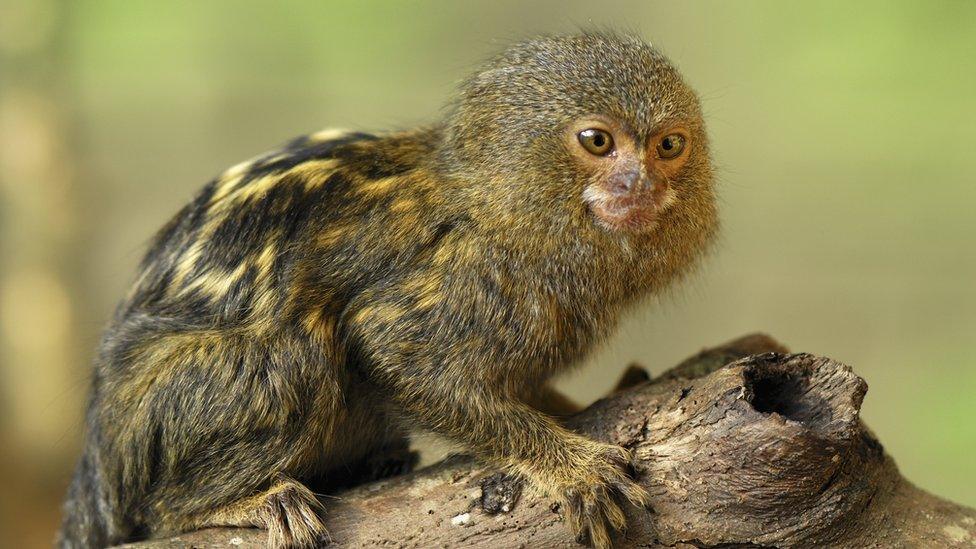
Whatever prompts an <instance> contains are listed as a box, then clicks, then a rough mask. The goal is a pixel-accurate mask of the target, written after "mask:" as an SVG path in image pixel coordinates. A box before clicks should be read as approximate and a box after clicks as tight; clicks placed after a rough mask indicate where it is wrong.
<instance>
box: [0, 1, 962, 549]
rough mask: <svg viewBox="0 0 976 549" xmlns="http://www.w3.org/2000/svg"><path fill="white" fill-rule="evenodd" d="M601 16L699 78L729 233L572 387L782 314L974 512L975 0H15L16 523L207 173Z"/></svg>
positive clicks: (379, 113) (420, 99)
mask: <svg viewBox="0 0 976 549" xmlns="http://www.w3.org/2000/svg"><path fill="white" fill-rule="evenodd" d="M580 26H601V27H602V26H610V27H615V28H621V29H625V30H631V31H636V32H639V33H640V34H642V35H643V36H644V37H645V38H647V39H648V40H650V41H652V42H653V43H655V44H656V45H658V46H659V47H661V48H662V49H663V50H664V51H665V52H667V53H668V54H669V55H670V56H671V57H672V58H673V59H674V61H675V62H676V63H677V64H678V66H679V67H681V69H682V70H683V71H684V73H685V74H686V76H687V78H688V80H689V81H690V82H691V83H692V84H693V85H694V86H695V87H696V88H697V89H698V90H699V92H700V93H701V96H702V98H703V102H704V106H705V111H706V113H707V117H708V121H709V124H710V128H711V134H712V136H713V141H714V150H715V157H716V162H717V164H718V166H719V173H720V178H721V189H720V191H721V196H722V204H723V210H724V214H723V218H724V234H723V238H722V242H721V245H720V246H719V248H718V250H717V253H716V254H715V255H714V257H713V258H712V259H711V260H710V261H709V262H708V264H707V268H706V269H704V270H703V272H702V274H701V275H699V276H697V277H696V278H695V279H694V280H693V281H691V282H690V283H688V284H686V285H684V287H682V288H680V289H678V290H677V291H675V292H674V293H673V295H671V296H667V297H665V298H663V299H660V300H658V303H656V305H655V306H653V307H649V308H648V309H646V310H644V311H641V312H640V313H639V314H636V315H634V316H633V317H632V318H630V319H629V320H628V321H627V322H626V323H625V325H624V327H623V330H622V331H621V333H620V334H619V336H618V337H616V338H615V339H614V340H613V341H612V342H610V344H609V345H607V346H606V348H605V349H604V350H603V351H601V352H600V353H599V354H598V355H597V356H595V357H594V359H593V362H594V364H592V365H590V367H588V368H585V369H583V370H581V371H580V372H579V373H577V374H576V375H574V376H571V377H568V378H567V379H566V380H565V382H564V384H565V386H566V387H567V388H568V390H569V391H570V392H571V394H573V395H574V396H576V397H578V398H579V399H580V400H591V399H593V398H595V397H597V396H598V395H600V394H602V393H604V392H605V391H606V390H607V389H609V387H610V386H611V385H612V383H613V381H614V380H615V378H616V377H617V375H618V373H619V371H620V370H621V369H622V368H623V366H624V365H625V364H626V363H627V362H629V361H631V360H637V361H640V362H642V363H644V364H646V365H648V366H650V367H652V368H653V369H654V370H655V371H661V370H663V369H664V368H666V367H668V366H670V365H673V364H674V363H676V362H677V361H678V360H680V359H681V358H683V357H684V356H686V355H689V354H691V353H693V352H695V351H697V350H698V349H699V348H701V347H703V346H705V345H711V344H716V343H719V342H722V341H724V340H726V339H729V338H732V337H734V336H738V335H741V334H744V333H747V332H750V331H754V330H763V331H767V332H769V333H771V334H773V335H775V336H776V337H778V338H779V339H781V340H782V341H783V342H785V343H786V344H788V345H789V346H790V347H791V348H793V349H795V350H803V351H810V352H815V353H818V354H824V355H828V356H831V357H833V358H836V359H839V360H841V361H843V362H846V363H848V364H850V365H852V366H853V367H854V368H855V369H856V371H857V372H858V373H859V374H860V375H862V376H863V377H865V378H866V379H867V380H868V382H869V384H870V387H871V389H870V392H869V394H868V397H867V400H866V401H865V405H864V417H865V418H866V420H867V422H868V423H869V424H870V425H871V427H872V428H873V429H874V430H875V431H876V432H877V434H878V435H879V437H880V439H881V440H882V442H883V443H884V444H885V446H886V447H887V449H888V450H889V451H890V452H891V453H892V454H893V455H894V456H895V458H896V460H897V462H898V464H899V466H900V467H901V469H902V471H903V472H904V473H905V474H906V475H907V476H908V477H909V478H910V479H912V480H913V481H915V482H917V483H918V484H919V485H921V486H922V487H924V488H926V489H928V490H931V491H933V492H935V493H938V494H940V495H944V496H947V497H949V498H952V499H954V500H956V501H959V502H962V503H967V504H969V505H976V457H974V454H976V341H974V336H976V284H974V282H976V250H974V246H976V150H974V148H976V106H974V97H976V3H973V2H958V3H953V2H939V3H926V2H878V3H875V2H871V3H867V2H857V3H852V2H815V3H804V4H799V3H781V2H775V1H773V2H735V3H732V2H700V3H689V2H673V1H671V2H647V1H641V2H592V1H590V2H571V3H568V2H557V1H544V2H532V3H527V2H522V1H507V0H506V1H501V2H490V3H489V2H485V3H480V4H476V3H469V2H399V3H393V2H382V3H381V2H341V3H336V2H282V3H274V4H272V3H264V2H240V1H208V2H199V1H198V2H133V1H115V0H112V1H100V2H86V1H77V2H68V1H63V0H62V1H58V0H45V1H39V0H30V1H26V0H25V1H20V2H11V1H9V0H0V231H2V232H0V252H2V255H0V260H2V262H0V361H2V366H0V494H2V496H0V497H2V498H3V501H2V502H0V521H2V522H0V535H2V538H0V539H4V540H8V541H9V540H16V541H17V542H18V545H19V546H46V545H48V544H49V543H50V540H51V539H52V535H53V531H54V529H55V524H56V522H57V516H58V509H57V506H58V501H59V499H60V497H61V494H62V491H63V489H64V487H65V485H66V482H67V479H68V475H69V469H70V466H71V464H72V461H73V460H74V458H75V455H76V452H77V450H78V445H79V440H80V435H81V432H82V421H81V415H82V408H83V402H84V398H85V395H86V391H87V383H88V381H87V378H88V372H89V363H90V359H91V356H92V352H93V349H94V348H95V345H96V343H97V339H98V336H99V332H100V329H101V328H102V326H103V325H104V323H105V322H106V320H107V319H108V317H109V315H110V314H111V311H112V308H113V306H114V303H115V301H116V300H117V299H118V298H119V297H120V296H121V295H122V293H123V292H124V289H125V288H126V285H127V284H128V282H129V280H130V277H131V275H132V272H133V269H134V266H135V264H136V262H137V261H138V259H139V257H140V254H141V253H142V250H143V247H144V244H145V243H146V241H147V239H148V238H149V236H150V235H151V234H152V232H153V231H154V230H155V229H156V228H157V227H158V226H160V225H161V224H162V223H164V222H165V221H166V219H167V218H168V217H169V216H170V215H172V214H173V213H174V212H175V211H176V210H177V209H178V208H179V207H180V206H181V204H182V203H183V202H184V201H186V200H187V199H188V198H189V197H190V196H191V194H192V193H193V192H194V190H195V189H197V188H198V187H199V186H201V185H202V184H203V183H204V182H206V181H207V180H208V179H209V178H210V177H212V176H213V175H215V174H216V173H218V172H219V171H221V170H222V169H223V168H225V167H227V166H230V165H232V164H234V163H236V162H238V161H240V160H243V159H245V158H248V157H250V156H253V155H255V154H257V153H260V152H262V151H264V150H267V149H270V148H272V147H274V146H275V145H277V144H279V143H280V142H282V141H284V140H286V139H288V138H290V137H292V136H294V135H297V134H301V133H304V132H309V131H313V130H316V129H319V128H321V127H325V126H342V127H349V128H355V129H365V130H379V129H385V128H397V127H408V126H411V125H413V124H416V123H420V122H424V121H429V120H432V119H434V118H436V117H437V116H438V115H439V113H440V105H441V104H442V103H443V102H444V101H445V99H446V98H447V97H448V96H449V94H450V93H451V90H452V87H453V85H454V84H455V82H457V81H458V79H459V78H461V77H462V76H463V75H465V74H466V73H467V72H468V71H469V70H471V68H472V66H473V65H474V64H475V63H476V62H477V61H478V60H480V59H482V58H484V57H485V56H486V55H487V54H489V53H490V52H493V51H495V50H497V49H499V48H501V47H503V46H504V45H505V44H507V43H509V42H510V41H512V40H516V39H520V38H524V37H527V36H531V35H533V34H536V33H540V32H553V31H567V30H573V29H575V28H578V27H580Z"/></svg>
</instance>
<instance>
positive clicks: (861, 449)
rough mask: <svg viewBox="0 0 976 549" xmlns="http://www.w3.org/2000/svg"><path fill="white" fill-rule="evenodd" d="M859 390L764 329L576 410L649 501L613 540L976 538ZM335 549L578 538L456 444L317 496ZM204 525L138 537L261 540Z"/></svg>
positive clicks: (771, 543) (535, 499)
mask: <svg viewBox="0 0 976 549" xmlns="http://www.w3.org/2000/svg"><path fill="white" fill-rule="evenodd" d="M866 391H867V385H866V384H865V382H864V380H863V379H861V378H860V377H858V376H857V375H855V374H854V373H853V372H852V371H851V369H850V368H849V367H847V366H845V365H843V364H840V363H837V362H834V361H832V360H830V359H828V358H823V357H818V356H813V355H809V354H788V353H787V351H786V349H785V348H783V347H782V346H781V345H779V344H778V343H776V342H775V341H773V340H772V339H770V338H768V337H766V336H763V335H752V336H746V337H743V338H740V339H738V340H735V341H732V342H729V343H727V344H725V345H722V346H719V347H716V348H714V349H710V350H706V351H703V352H701V353H699V354H698V355H696V356H694V357H692V358H689V359H688V360H686V361H685V362H683V363H681V364H679V365H678V366H676V367H674V368H672V369H671V370H669V371H667V372H666V373H664V374H663V375H661V376H659V377H657V378H656V379H654V380H652V381H649V382H646V383H642V384H640V385H637V386H635V387H632V388H630V389H627V390H625V391H622V392H619V393H616V394H614V395H612V396H611V397H609V398H605V399H603V400H600V401H598V402H596V403H594V404H593V405H592V406H590V407H589V408H587V409H586V410H584V411H583V412H581V413H580V414H578V415H576V416H574V417H573V418H570V419H569V420H568V422H567V423H568V424H569V426H570V427H572V428H573V429H576V430H578V431H579V432H582V433H585V434H586V435H588V436H590V437H593V438H595V439H599V440H603V441H607V442H612V443H614V444H619V445H621V446H625V447H627V448H630V449H632V450H633V451H634V454H635V456H636V458H637V470H638V474H639V481H640V482H641V484H643V485H644V486H645V487H646V488H647V489H648V490H649V491H650V492H651V493H652V494H653V502H652V505H651V508H650V509H647V510H643V509H635V508H631V509H628V510H627V513H628V518H629V521H628V524H629V525H630V527H629V529H628V531H627V532H626V533H623V534H621V535H619V536H618V537H617V539H616V546H619V547H684V548H693V547H694V548H702V547H912V548H914V547H969V548H972V547H976V510H973V509H970V508H967V507H963V506H961V505H957V504H954V503H951V502H949V501H946V500H944V499H940V498H938V497H935V496H933V495H930V494H928V493H926V492H924V491H922V490H920V489H918V488H916V487H915V486H913V485H912V484H911V483H910V482H908V481H907V480H905V479H904V478H903V477H902V476H901V475H900V473H899V472H898V469H897V468H896V467H895V464H894V462H893V461H892V459H891V458H890V457H889V456H888V455H887V454H886V453H885V452H884V450H883V448H882V446H881V444H880V443H879V442H878V441H877V439H876V438H875V437H874V435H873V434H872V433H871V432H870V431H869V430H868V429H867V427H865V426H864V424H863V423H862V422H861V421H860V419H859V417H858V412H859V410H860V406H861V401H862V399H863V398H864V394H865V392H866ZM325 506H326V510H327V516H326V521H327V524H328V525H329V527H330V533H331V535H332V538H333V541H334V542H335V543H337V544H338V545H339V546H343V547H374V546H388V547H458V546H464V547H486V548H498V547H533V548H534V547H577V546H578V545H577V544H576V543H575V542H574V540H573V538H572V536H571V535H570V532H569V529H568V528H567V526H566V525H565V524H563V522H564V521H563V514H562V511H561V510H560V509H559V507H558V505H556V504H554V503H553V501H552V500H551V499H549V498H547V497H546V496H545V495H544V494H541V493H539V492H538V491H536V490H535V489H534V488H533V487H532V486H531V485H526V486H525V488H524V490H522V489H521V485H520V484H519V483H517V482H514V481H513V480H512V479H509V478H508V477H504V476H503V475H501V474H498V473H496V472H495V471H492V470H491V469H490V468H486V467H485V466H484V465H482V464H480V463H478V462H476V461H474V460H472V459H471V458H468V457H465V456H452V457H449V458H448V459H446V460H444V461H442V462H440V463H438V464H435V465H432V466H430V467H426V468H424V469H421V470H418V471H415V472H413V473H411V474H408V475H404V476H400V477H395V478H392V479H388V480H384V481H379V482H375V483H371V484H367V485H363V486H359V487H356V488H353V489H351V490H348V491H345V492H342V493H339V494H337V495H336V496H334V497H327V499H326V500H325ZM264 543H265V536H264V533H263V531H261V530H255V529H208V530H201V531H198V532H192V533H187V534H184V535H181V536H179V537H176V538H172V539H167V540H154V541H149V542H143V543H141V544H137V545H138V546H139V547H143V548H160V549H161V548H168V547H176V546H186V545H192V546H194V547H218V546H219V547H227V546H228V545H230V546H235V545H236V546H246V547H263V546H264Z"/></svg>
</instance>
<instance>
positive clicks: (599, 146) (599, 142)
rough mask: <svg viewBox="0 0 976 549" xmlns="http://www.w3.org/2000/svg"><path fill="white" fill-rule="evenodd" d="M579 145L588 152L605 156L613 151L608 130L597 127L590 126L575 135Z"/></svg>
mask: <svg viewBox="0 0 976 549" xmlns="http://www.w3.org/2000/svg"><path fill="white" fill-rule="evenodd" d="M577 138H578V139H579V142H580V145H583V148H584V149H586V151H587V152H588V153H590V154H595V155H596V156H606V155H608V154H610V153H611V152H613V137H611V136H610V134H609V133H608V132H605V131H603V130H600V129H597V128H590V129H587V130H583V131H581V132H579V134H578V135H577Z"/></svg>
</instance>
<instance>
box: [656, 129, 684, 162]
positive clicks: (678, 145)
mask: <svg viewBox="0 0 976 549" xmlns="http://www.w3.org/2000/svg"><path fill="white" fill-rule="evenodd" d="M683 150H685V138H684V137H682V136H681V135H679V134H676V133H672V134H671V135H666V136H664V138H663V139H661V142H660V143H658V144H657V155H658V156H660V157H661V158H664V159H666V160H667V159H671V158H674V157H676V156H678V155H679V154H681V151H683Z"/></svg>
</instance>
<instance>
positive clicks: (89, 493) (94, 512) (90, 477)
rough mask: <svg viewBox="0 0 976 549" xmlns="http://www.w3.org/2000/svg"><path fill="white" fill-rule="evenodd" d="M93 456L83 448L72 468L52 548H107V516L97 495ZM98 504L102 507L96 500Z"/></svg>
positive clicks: (97, 480)
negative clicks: (59, 527) (55, 539)
mask: <svg viewBox="0 0 976 549" xmlns="http://www.w3.org/2000/svg"><path fill="white" fill-rule="evenodd" d="M99 477H100V475H99V473H98V471H97V470H96V468H95V464H94V456H92V454H91V451H90V450H88V449H86V451H85V452H84V453H83V454H82V456H81V459H80V460H79V461H78V466H77V467H76V468H75V474H74V477H73V478H72V479H71V485H70V486H69V487H68V495H67V496H66V497H65V500H64V505H63V507H62V513H63V518H62V520H61V529H60V530H59V531H58V537H57V541H56V543H55V545H56V546H57V547H59V548H61V549H100V548H102V547H106V546H108V545H109V513H108V512H106V511H107V509H105V507H106V505H105V502H104V498H102V497H101V496H100V494H102V492H103V487H102V486H100V484H101V483H100V482H99ZM100 500H101V501H102V505H100V504H99V501H100Z"/></svg>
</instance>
